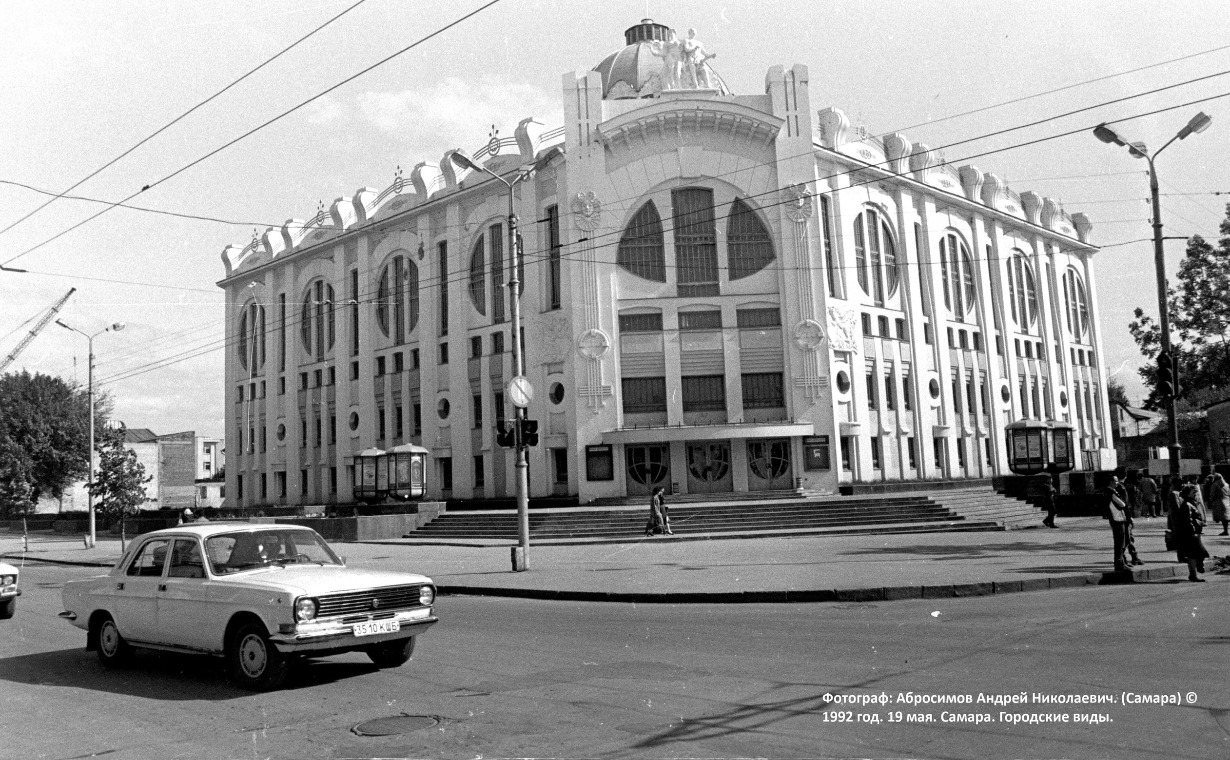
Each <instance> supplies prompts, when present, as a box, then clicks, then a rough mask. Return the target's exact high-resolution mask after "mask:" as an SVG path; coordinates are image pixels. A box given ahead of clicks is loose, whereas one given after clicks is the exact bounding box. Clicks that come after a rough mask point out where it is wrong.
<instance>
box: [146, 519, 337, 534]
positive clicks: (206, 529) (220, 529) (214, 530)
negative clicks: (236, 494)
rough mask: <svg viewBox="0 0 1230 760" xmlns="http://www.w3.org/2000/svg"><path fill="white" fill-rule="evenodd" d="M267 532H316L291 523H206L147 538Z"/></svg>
mask: <svg viewBox="0 0 1230 760" xmlns="http://www.w3.org/2000/svg"><path fill="white" fill-rule="evenodd" d="M267 530H301V531H308V532H315V531H313V530H312V529H311V528H308V527H306V526H303V525H292V524H289V523H250V522H206V523H189V524H187V525H177V526H175V527H174V528H163V529H161V530H155V531H150V532H149V533H146V534H145V535H146V536H160V535H170V534H175V535H179V536H182V535H184V534H185V533H188V534H192V535H196V536H200V537H201V538H208V537H210V536H216V535H218V534H219V533H240V532H244V533H253V532H255V531H267Z"/></svg>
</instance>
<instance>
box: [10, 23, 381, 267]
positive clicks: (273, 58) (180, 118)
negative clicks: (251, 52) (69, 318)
mask: <svg viewBox="0 0 1230 760" xmlns="http://www.w3.org/2000/svg"><path fill="white" fill-rule="evenodd" d="M366 1H367V0H358V2H356V3H354V4H353V5H351V6H349V7H348V8H346V9H345V10H343V11H342V12H341V13H339V14H337V15H336V16H334V17H332V18H330V19H329V20H328V21H326V22H324V23H323V24H321V25H320V26H318V27H316V28H315V29H313V30H312V31H310V32H308V33H307V34H305V35H303V36H302V37H300V38H299V39H297V40H295V41H294V42H292V43H291V44H290V45H288V46H286V47H284V48H282V49H281V50H279V51H278V52H277V53H274V54H273V55H272V56H271V57H269V58H267V59H265V60H264V61H263V62H261V63H260V64H259V65H257V66H256V67H254V68H252V69H249V70H248V71H247V72H245V73H244V74H243V75H241V76H240V77H239V78H238V79H235V80H234V81H232V82H231V83H230V84H228V85H227V86H225V87H223V88H222V89H221V90H218V91H217V92H215V93H214V94H213V95H210V96H209V97H207V98H205V99H204V100H202V101H201V102H199V103H197V104H196V105H194V106H192V107H191V108H189V109H188V110H187V111H184V112H183V113H181V114H180V115H179V116H176V117H175V118H174V119H172V120H171V121H169V122H167V123H166V124H164V125H162V126H161V127H159V128H158V129H156V130H154V132H152V133H151V134H149V135H147V136H145V137H143V138H142V139H141V140H139V141H138V142H137V143H136V144H135V145H133V146H132V147H130V148H128V149H127V150H125V151H124V152H123V153H121V154H119V155H118V156H116V157H115V158H113V159H111V160H110V161H108V162H107V163H105V164H103V165H102V166H100V167H98V168H97V169H95V170H94V171H92V172H90V173H89V174H87V175H86V176H84V177H82V178H81V179H79V180H77V181H76V182H74V183H73V184H72V185H71V186H70V187H68V188H67V189H65V190H64V191H63V192H60V193H56V194H53V197H52V198H51V200H49V201H47V202H46V203H44V204H42V205H41V206H38V207H37V208H35V209H34V210H33V211H31V212H29V213H28V214H26V215H25V216H22V217H21V218H19V219H18V220H17V221H15V222H12V223H10V224H8V225H6V226H5V227H4V228H2V229H0V236H2V235H4V233H6V232H8V231H9V230H11V229H13V228H14V227H16V226H17V225H19V224H21V223H22V222H24V221H25V220H27V219H29V218H30V217H32V216H34V215H35V214H37V213H38V212H40V211H42V210H43V209H45V208H47V207H48V206H50V205H51V204H53V203H55V202H56V201H57V200H58V199H60V198H64V197H67V194H68V193H71V192H72V191H73V190H76V189H77V188H78V187H80V186H81V185H83V184H85V183H86V182H88V181H89V180H91V179H93V178H94V177H96V176H98V175H99V174H100V173H102V172H103V171H105V170H106V169H108V168H110V167H111V166H113V165H115V164H116V163H117V162H119V161H120V160H122V159H123V158H125V157H126V156H128V155H129V154H130V153H132V152H133V151H135V150H136V149H137V148H140V147H141V146H142V145H145V144H146V143H147V142H149V141H150V140H152V139H154V138H155V137H157V136H158V135H160V134H162V133H163V132H165V131H167V130H168V129H170V128H171V127H173V126H175V125H176V124H178V123H179V122H181V121H183V120H184V119H185V118H187V117H188V116H190V115H191V114H192V113H194V112H196V111H197V110H199V109H200V108H202V107H203V106H205V105H207V104H208V103H210V102H211V101H213V100H215V99H217V98H219V97H220V96H222V95H223V94H224V93H226V92H227V91H228V90H230V89H231V88H233V87H235V86H236V85H238V84H239V83H240V82H242V81H244V80H245V79H247V78H248V77H250V76H252V75H253V74H255V73H256V72H258V71H260V70H261V69H263V68H265V67H266V66H268V65H269V64H271V63H273V62H274V61H276V60H277V59H278V58H281V57H282V56H283V55H285V54H286V53H288V52H290V51H291V50H293V49H294V48H296V47H298V46H299V45H300V44H301V43H303V42H304V41H306V40H307V39H308V38H310V37H312V36H313V35H315V34H316V33H317V32H319V31H320V30H322V29H324V28H325V27H327V26H329V25H330V24H332V23H333V22H334V21H337V20H338V19H340V18H341V17H342V16H345V15H346V14H347V13H350V12H351V11H352V10H354V9H355V8H358V7H359V6H360V5H362V4H363V3H365V2H366ZM143 190H144V188H142V191H143ZM40 192H41V191H40ZM140 192H141V191H138V192H137V193H134V194H133V195H130V196H129V197H128V198H125V199H124V200H123V201H121V202H120V203H117V204H114V205H115V206H120V205H123V204H124V203H126V202H127V201H129V200H132V199H133V198H135V197H136V196H137V195H139V194H140ZM22 255H25V254H22ZM13 260H14V259H9V261H7V262H5V263H6V264H8V263H11V262H12V261H13Z"/></svg>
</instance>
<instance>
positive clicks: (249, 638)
mask: <svg viewBox="0 0 1230 760" xmlns="http://www.w3.org/2000/svg"><path fill="white" fill-rule="evenodd" d="M227 662H228V664H229V665H230V673H231V678H232V679H234V680H235V682H236V683H238V684H239V685H240V686H242V687H243V688H245V689H251V690H252V691H270V690H272V689H276V688H278V687H279V686H281V685H282V682H283V681H285V680H286V673H287V671H288V670H289V668H290V664H289V663H288V662H287V661H286V658H285V657H283V656H282V653H281V652H279V651H278V649H277V647H275V646H274V645H273V643H272V642H270V641H269V636H268V635H267V634H266V633H265V629H264V627H262V626H261V625H259V624H257V623H244V624H243V625H241V626H239V628H238V629H236V631H235V635H234V636H232V637H231V646H230V649H229V650H228V652H227Z"/></svg>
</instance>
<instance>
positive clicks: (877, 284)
mask: <svg viewBox="0 0 1230 760" xmlns="http://www.w3.org/2000/svg"><path fill="white" fill-rule="evenodd" d="M854 268H855V273H856V274H857V276H858V284H859V287H861V288H862V289H863V292H864V293H866V294H867V295H869V296H873V297H874V298H875V302H876V303H877V304H881V305H882V304H883V303H884V299H885V298H886V297H888V298H891V297H893V296H894V295H896V293H897V284H898V282H899V277H898V274H897V249H896V247H895V246H894V245H893V233H892V229H891V228H890V227H889V226H888V222H887V221H885V220H884V217H883V216H881V215H880V213H879V212H878V211H876V210H875V209H870V208H868V209H864V210H863V212H862V213H861V214H859V215H858V216H856V217H854Z"/></svg>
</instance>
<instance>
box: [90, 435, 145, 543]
mask: <svg viewBox="0 0 1230 760" xmlns="http://www.w3.org/2000/svg"><path fill="white" fill-rule="evenodd" d="M126 433H127V428H125V427H124V426H123V425H118V426H116V427H112V428H104V429H103V430H102V431H98V430H95V432H94V437H95V440H96V442H97V443H96V445H97V449H98V454H99V459H98V475H97V477H96V478H95V479H94V484H93V485H92V486H91V487H90V493H91V494H93V496H94V499H95V501H94V507H95V509H97V510H98V513H99V514H100V515H102V516H103V517H104V518H106V519H108V520H112V521H114V520H120V521H123V520H124V519H125V518H127V517H128V516H129V515H131V514H134V513H136V511H137V508H138V507H140V506H141V505H142V504H144V503H145V501H146V498H147V497H146V495H145V484H146V483H148V482H150V481H151V480H153V479H154V478H153V476H152V475H146V474H145V465H143V464H141V463H140V462H138V461H137V452H135V451H133V450H132V449H130V448H128V447H127V446H125V445H124V438H125V435H126Z"/></svg>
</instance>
